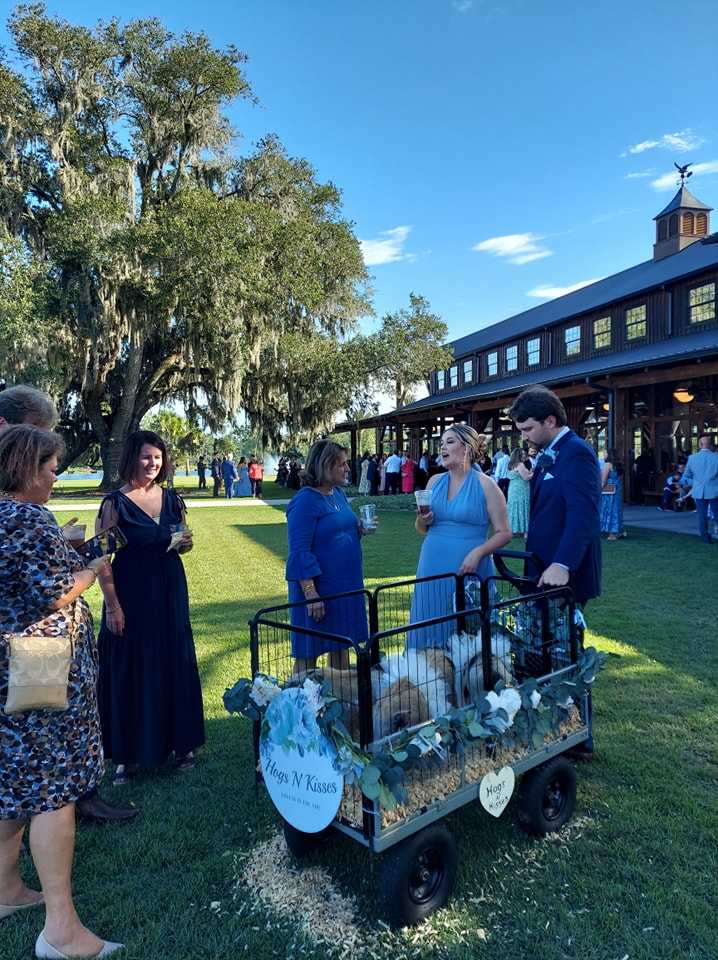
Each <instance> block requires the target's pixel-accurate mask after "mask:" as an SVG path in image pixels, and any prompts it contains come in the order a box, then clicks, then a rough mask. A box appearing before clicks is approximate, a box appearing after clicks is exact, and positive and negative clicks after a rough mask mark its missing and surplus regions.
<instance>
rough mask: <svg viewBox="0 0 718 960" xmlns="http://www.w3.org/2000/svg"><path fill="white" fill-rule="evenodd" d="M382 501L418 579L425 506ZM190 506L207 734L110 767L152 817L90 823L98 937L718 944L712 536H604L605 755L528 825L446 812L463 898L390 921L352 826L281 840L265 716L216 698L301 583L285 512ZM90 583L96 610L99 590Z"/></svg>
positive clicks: (613, 951)
mask: <svg viewBox="0 0 718 960" xmlns="http://www.w3.org/2000/svg"><path fill="white" fill-rule="evenodd" d="M177 486H178V488H180V489H181V483H179V482H178V484H177ZM270 488H275V489H276V490H278V491H279V490H280V488H276V487H275V485H274V484H272V483H266V484H265V491H267V493H269V492H270ZM271 492H274V491H273V490H272V491H271ZM282 494H283V495H284V496H286V491H282ZM378 502H379V507H380V512H379V517H380V527H379V532H378V533H377V535H376V536H375V537H371V538H367V539H366V540H365V541H364V557H365V560H364V568H365V575H366V580H367V585H368V586H370V587H373V586H374V585H376V584H378V583H380V582H382V581H391V580H399V579H403V578H408V577H411V576H413V574H414V571H415V569H416V561H417V557H418V552H419V547H420V537H419V535H418V534H417V533H416V532H415V531H414V529H413V514H411V513H407V512H402V511H399V510H396V509H393V510H389V509H381V507H382V503H381V500H379V501H378ZM188 506H189V518H188V519H189V522H190V524H191V526H192V528H193V530H194V534H195V544H196V546H195V549H194V551H193V552H192V553H191V554H189V555H187V557H186V558H185V564H186V570H187V576H188V581H189V584H190V597H191V604H192V620H193V625H194V631H195V639H196V644H197V652H198V657H199V662H200V669H201V674H202V681H203V689H204V698H205V714H206V722H207V745H206V746H205V747H204V748H203V749H202V750H201V751H200V752H199V756H198V763H197V766H196V768H195V769H194V771H192V772H191V773H185V774H181V773H177V772H175V771H174V770H172V769H171V768H170V767H169V766H168V767H167V768H166V769H162V770H160V771H158V772H156V773H153V774H149V773H148V774H142V775H141V776H140V777H139V778H138V779H137V780H136V781H134V782H133V783H132V784H131V785H130V786H128V787H125V788H122V789H114V788H113V787H112V786H111V785H110V782H109V781H110V778H109V776H108V777H107V778H106V782H105V785H103V788H102V793H103V795H104V796H105V797H106V798H107V799H109V800H110V802H113V801H115V802H117V801H119V800H121V799H122V800H129V799H132V800H134V801H135V802H136V803H137V804H139V805H141V807H142V811H143V812H142V816H141V817H140V818H138V819H137V820H136V821H133V822H132V823H129V824H124V825H120V826H104V827H102V826H97V825H93V824H80V826H79V829H78V838H77V852H76V863H75V873H74V891H75V898H76V903H77V906H78V909H79V911H80V914H81V916H82V917H83V919H84V920H85V922H86V923H87V924H88V925H89V926H90V927H91V928H92V929H94V930H95V931H97V932H98V933H99V934H100V935H102V936H105V937H108V938H110V939H120V940H124V941H125V942H126V944H127V950H126V951H125V952H124V953H123V954H122V956H123V957H127V958H128V960H198V958H201V960H215V958H230V960H231V958H237V957H242V956H249V957H252V958H253V960H270V958H277V957H279V958H289V957H296V956H311V957H313V958H318V960H321V958H324V957H336V956H347V957H365V958H367V960H368V958H378V960H384V958H386V960H389V958H391V960H394V958H407V960H408V958H414V957H417V958H421V960H424V958H426V960H429V958H442V960H464V958H465V960H470V958H478V960H482V958H487V960H488V958H491V960H559V958H567V960H568V958H571V960H573V958H581V960H621V958H630V960H669V958H679V957H680V958H702V960H708V958H713V960H715V958H716V957H718V919H717V916H716V904H717V903H718V886H717V881H716V876H717V874H718V862H717V860H718V856H717V853H716V851H717V845H716V827H717V825H718V816H717V812H716V810H717V805H716V788H717V786H718V782H717V781H718V733H717V727H718V692H717V687H718V683H717V681H718V643H717V642H716V629H715V613H714V609H713V608H714V603H713V601H711V600H710V597H711V596H713V594H714V592H715V585H716V583H718V548H709V547H705V546H704V545H702V544H701V543H700V542H699V540H698V539H697V538H696V537H692V536H691V537H689V536H681V535H672V534H669V533H662V532H655V531H649V530H640V529H636V528H629V537H628V539H626V540H622V541H620V542H618V543H616V544H611V545H610V546H608V547H606V549H605V551H604V596H603V597H602V598H600V599H599V600H596V601H593V602H592V603H591V605H590V606H589V609H588V621H589V638H588V640H589V642H591V643H593V644H594V645H595V646H597V647H598V648H599V649H602V650H605V651H607V652H608V653H609V655H610V656H609V660H608V663H607V665H606V667H605V668H604V669H603V671H602V672H601V674H600V675H599V678H598V680H597V682H596V687H595V691H594V710H595V736H596V744H597V752H598V760H597V762H596V763H594V764H590V765H583V766H582V767H580V768H578V780H579V789H578V800H577V806H576V811H575V813H574V816H573V818H572V820H571V821H570V822H569V823H568V824H567V825H566V827H565V828H564V829H563V830H562V831H561V832H560V834H557V835H551V836H549V837H545V838H543V839H534V838H530V837H528V836H527V835H525V834H524V833H523V832H522V830H521V829H520V828H519V826H518V818H517V815H516V812H515V806H514V804H513V803H512V804H510V805H509V807H508V809H507V810H506V812H505V813H504V814H503V815H502V817H501V818H500V819H498V820H494V819H493V818H490V817H489V816H488V815H487V814H486V813H485V812H484V811H483V809H482V808H481V807H480V806H479V805H478V804H476V805H470V806H465V807H463V808H462V809H461V810H459V811H457V812H455V813H453V814H451V815H450V816H449V817H448V818H446V822H447V824H448V826H449V827H450V828H451V830H452V832H453V833H454V835H455V837H456V839H457V842H458V845H459V853H460V864H459V872H458V876H457V880H456V885H455V888H454V892H453V895H452V897H451V899H450V901H449V905H448V906H447V907H446V908H445V909H444V910H442V911H440V912H438V913H437V914H436V915H435V916H434V917H432V918H431V919H430V920H428V921H427V922H425V923H424V924H423V925H422V926H420V927H416V928H412V929H408V930H404V931H398V932H390V931H388V930H386V929H385V928H384V927H383V926H381V925H379V926H377V904H376V883H375V863H374V862H373V861H372V858H371V856H370V854H369V853H368V852H367V851H366V850H365V848H364V847H362V846H361V845H359V844H358V843H356V842H355V841H352V840H348V839H347V840H345V841H343V842H342V843H340V844H338V845H337V846H335V847H332V848H331V849H329V850H326V851H324V852H322V853H321V854H318V855H316V856H315V857H313V858H312V860H311V862H310V864H309V867H307V868H303V869H300V868H297V866H296V865H294V864H293V863H291V862H290V861H288V860H287V861H286V862H285V854H284V847H283V841H281V842H279V843H276V844H274V845H272V842H271V841H272V838H273V837H274V835H275V833H276V831H277V829H278V826H279V817H278V815H277V814H276V812H275V811H274V808H273V806H272V804H271V802H270V801H269V799H268V797H267V796H266V794H265V793H264V791H263V789H260V790H259V792H258V793H255V783H254V775H253V769H252V767H253V753H252V745H251V724H250V723H249V721H247V720H245V719H243V718H238V717H235V716H229V715H228V714H227V713H226V712H225V710H224V707H223V704H222V694H223V692H224V690H225V688H226V687H228V686H230V685H232V684H233V683H234V681H235V680H236V679H237V678H238V677H239V676H242V675H247V674H248V672H249V630H248V626H247V621H248V620H249V618H250V617H251V616H252V614H253V613H254V612H255V611H256V610H258V609H259V608H261V607H263V606H267V605H272V604H275V603H282V602H284V600H285V598H286V588H285V583H284V562H285V558H286V528H285V522H284V508H283V507H281V506H274V507H273V506H271V505H269V506H259V505H255V504H249V503H246V502H245V503H243V502H242V501H241V500H235V501H234V502H233V503H232V504H231V505H229V504H227V505H225V506H223V507H221V508H217V509H196V510H193V509H192V498H190V502H189V504H188ZM388 506H389V504H388V503H387V507H388ZM391 506H392V507H395V506H398V504H393V503H392V504H391ZM79 513H80V511H78V514H79ZM93 514H94V511H83V512H82V514H81V521H86V522H88V523H89V524H91V523H92V519H93ZM58 517H59V518H60V520H61V522H64V519H67V517H68V514H64V513H58ZM522 544H523V541H520V542H519V541H515V543H514V544H513V546H515V547H516V548H517V549H521V546H522ZM711 584H712V586H711ZM89 598H90V601H91V604H92V606H93V611H94V612H95V614H97V613H99V605H100V594H99V590H98V589H97V588H96V587H95V588H93V589H92V590H91V591H89ZM23 862H24V866H23V869H24V872H25V873H26V875H27V879H28V881H34V879H35V877H34V869H33V866H32V862H31V860H30V859H29V858H24V861H23ZM278 865H279V866H280V867H281V866H282V865H284V868H283V869H281V870H277V866H278ZM258 877H259V878H264V879H263V880H261V879H260V880H258V879H257V878H258ZM270 900H271V901H273V903H274V905H273V906H268V905H267V904H268V902H269V901H270ZM326 903H329V907H328V908H326V906H325V905H326ZM327 909H328V911H329V917H330V919H329V921H327V918H326V917H327ZM292 911H293V912H292ZM342 911H343V912H342ZM340 915H341V917H342V919H341V920H340V919H337V918H338V917H339V916H340ZM41 923H42V914H41V913H39V912H37V913H35V912H32V911H28V912H24V913H21V914H18V915H16V916H14V917H12V918H11V919H9V920H5V921H3V923H2V944H1V948H0V957H1V958H2V960H25V958H26V957H28V956H29V955H30V953H31V947H32V944H33V942H34V938H35V937H36V935H37V933H38V932H39V929H40V926H41ZM350 937H351V938H353V940H352V942H351V945H350V943H349V939H348V938H350Z"/></svg>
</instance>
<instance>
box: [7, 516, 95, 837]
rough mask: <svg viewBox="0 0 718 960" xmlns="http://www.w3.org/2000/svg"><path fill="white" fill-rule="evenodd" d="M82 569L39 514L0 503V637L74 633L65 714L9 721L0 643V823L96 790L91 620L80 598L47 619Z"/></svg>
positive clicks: (32, 714)
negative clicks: (51, 608)
mask: <svg viewBox="0 0 718 960" xmlns="http://www.w3.org/2000/svg"><path fill="white" fill-rule="evenodd" d="M84 566H85V564H84V562H83V560H82V559H81V557H80V556H79V554H77V553H76V552H75V551H74V550H73V549H72V547H70V546H69V544H68V543H67V541H66V540H65V538H64V537H63V535H62V531H61V530H60V528H59V526H58V525H57V522H56V521H55V518H54V517H53V515H52V514H51V513H50V511H49V510H47V509H46V508H45V507H43V506H41V505H39V504H34V503H24V502H22V501H19V500H14V499H12V498H8V499H1V500H0V630H2V631H3V632H5V631H7V632H10V633H22V632H27V633H30V634H37V633H43V634H47V635H48V636H65V635H67V633H68V632H69V631H71V630H73V621H74V619H75V605H76V604H79V609H78V611H77V613H78V618H77V624H76V626H75V628H74V640H75V649H74V659H73V661H72V666H71V668H70V677H69V683H68V687H69V689H68V693H69V706H68V709H67V710H27V711H24V712H22V713H14V714H11V715H10V716H8V715H7V714H6V713H5V711H4V709H2V705H3V704H4V703H5V700H6V698H7V684H8V648H7V645H6V643H5V642H4V639H3V640H0V819H4V820H9V819H14V818H18V817H24V816H29V815H32V814H38V813H46V812H48V811H51V810H59V809H60V808H61V807H64V806H66V805H67V804H68V803H72V802H74V801H75V800H77V799H79V798H80V797H82V796H83V795H84V794H86V793H87V792H88V791H89V790H90V789H91V788H92V787H94V786H96V785H97V784H98V783H99V781H100V780H101V779H102V775H103V759H102V740H101V735H100V722H99V713H98V709H97V696H96V685H97V651H96V648H95V644H94V638H93V632H92V616H91V614H90V608H89V607H88V606H87V603H86V602H85V601H84V600H83V599H82V597H80V598H79V599H77V600H76V601H74V603H70V604H68V605H67V606H66V607H63V608H62V609H60V610H57V611H55V612H51V611H50V609H49V604H50V603H52V602H53V601H54V600H57V599H59V597H62V596H63V595H64V594H66V593H67V592H68V591H69V590H70V589H71V587H72V585H73V582H74V581H73V572H74V571H76V570H82V569H84Z"/></svg>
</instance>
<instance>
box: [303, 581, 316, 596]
mask: <svg viewBox="0 0 718 960" xmlns="http://www.w3.org/2000/svg"><path fill="white" fill-rule="evenodd" d="M316 589H317V588H316V587H315V586H314V581H313V580H310V581H309V583H307V584H306V585H305V586H303V587H302V593H303V594H304V596H305V597H306V595H307V590H316Z"/></svg>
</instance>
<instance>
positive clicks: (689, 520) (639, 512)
mask: <svg viewBox="0 0 718 960" xmlns="http://www.w3.org/2000/svg"><path fill="white" fill-rule="evenodd" d="M623 522H624V524H625V526H627V527H644V528H645V529H647V530H666V531H667V532H669V533H692V534H694V535H695V536H696V537H697V536H698V518H697V517H696V514H695V510H692V511H690V512H680V513H676V512H675V511H673V510H666V511H665V512H664V511H661V510H659V509H658V507H634V506H631V505H630V504H627V503H626V504H624V506H623Z"/></svg>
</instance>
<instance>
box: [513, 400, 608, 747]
mask: <svg viewBox="0 0 718 960" xmlns="http://www.w3.org/2000/svg"><path fill="white" fill-rule="evenodd" d="M509 416H510V417H511V418H512V419H513V420H514V422H515V423H516V426H517V427H518V429H519V430H520V431H521V436H522V437H523V438H524V440H526V441H528V442H529V443H531V444H534V443H535V444H536V445H537V446H538V448H539V456H538V458H537V461H536V466H535V469H534V472H533V476H532V478H531V508H530V512H529V531H528V537H527V540H526V550H527V551H528V552H529V553H535V554H536V555H537V556H538V558H539V559H540V560H541V562H542V564H543V566H544V570H543V573H541V574H540V576H539V577H538V585H539V587H564V586H566V585H567V584H568V583H569V581H570V580H572V584H573V590H574V596H575V598H576V603H577V604H578V605H579V606H580V607H581V608H583V607H584V606H585V605H586V603H587V602H588V601H589V600H590V599H592V598H593V597H598V596H600V593H601V523H600V516H601V470H600V468H599V465H598V458H597V456H596V453H595V451H594V450H593V448H592V447H591V446H589V444H588V443H586V441H585V440H582V439H581V438H580V437H578V436H576V434H575V433H574V432H573V430H571V429H569V427H568V426H567V417H566V411H565V409H564V406H563V404H562V403H561V401H560V399H559V398H558V397H557V396H556V394H555V393H553V391H551V390H549V389H548V388H546V387H543V386H535V387H528V388H527V389H526V390H524V391H523V393H522V394H520V396H519V397H517V399H516V401H515V402H514V404H513V406H512V407H511V409H510V410H509ZM528 572H529V573H531V570H529V571H528ZM534 572H535V573H538V571H534ZM590 727H591V723H590V717H589V734H590ZM568 752H569V753H570V754H571V755H572V756H573V757H574V758H575V759H582V760H593V759H594V756H595V754H594V752H593V740H592V738H591V737H590V735H589V739H588V740H586V741H585V742H584V743H583V744H581V745H580V747H578V748H576V749H574V750H571V751H568Z"/></svg>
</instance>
